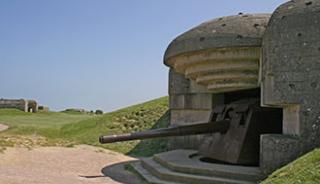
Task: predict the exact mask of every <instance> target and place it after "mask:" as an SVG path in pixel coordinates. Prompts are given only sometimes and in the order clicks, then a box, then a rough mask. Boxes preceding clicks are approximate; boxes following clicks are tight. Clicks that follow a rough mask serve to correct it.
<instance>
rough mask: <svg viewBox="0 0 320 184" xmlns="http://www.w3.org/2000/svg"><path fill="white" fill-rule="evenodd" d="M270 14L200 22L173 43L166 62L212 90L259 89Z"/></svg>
mask: <svg viewBox="0 0 320 184" xmlns="http://www.w3.org/2000/svg"><path fill="white" fill-rule="evenodd" d="M269 16H270V15H269V14H254V15H237V16H229V17H223V18H219V19H214V20H211V21H208V22H205V23H203V24H200V25H199V26H197V27H195V28H193V29H191V30H190V31H187V32H186V33H184V34H182V35H180V36H178V37H177V38H176V39H175V40H173V41H172V42H171V43H170V45H169V46H168V48H167V50H166V53H165V56H164V63H165V64H166V65H168V66H170V67H171V68H173V69H174V70H175V71H176V72H178V73H181V74H184V75H185V77H186V78H188V79H192V80H193V81H195V82H196V83H198V84H201V85H204V86H205V87H206V88H207V90H209V91H210V92H211V93H221V92H229V91H236V90H243V89H251V88H257V87H258V86H259V81H258V78H259V77H258V76H259V60H260V48H261V39H262V35H263V33H264V30H265V28H266V25H267V22H268V20H269Z"/></svg>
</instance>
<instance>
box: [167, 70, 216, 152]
mask: <svg viewBox="0 0 320 184" xmlns="http://www.w3.org/2000/svg"><path fill="white" fill-rule="evenodd" d="M169 99H170V102H169V106H170V125H171V126H178V125H186V124H193V123H199V122H208V121H209V119H210V115H211V111H212V107H213V94H210V93H208V92H207V89H206V87H205V86H200V85H198V84H196V83H195V82H193V81H190V80H188V79H186V78H185V77H184V75H182V74H178V73H176V72H174V71H173V70H172V69H171V70H170V72H169ZM202 137H203V135H192V136H180V137H174V138H171V140H170V148H171V149H183V148H185V149H198V147H199V145H200V142H201V139H202Z"/></svg>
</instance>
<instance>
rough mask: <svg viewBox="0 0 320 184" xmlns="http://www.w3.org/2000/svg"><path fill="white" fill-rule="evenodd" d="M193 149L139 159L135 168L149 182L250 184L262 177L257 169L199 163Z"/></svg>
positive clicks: (171, 183)
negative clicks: (139, 161)
mask: <svg viewBox="0 0 320 184" xmlns="http://www.w3.org/2000/svg"><path fill="white" fill-rule="evenodd" d="M195 153H196V151H194V150H174V151H170V152H166V153H160V154H157V155H155V156H153V157H152V158H145V159H141V164H139V163H137V164H134V165H133V166H134V168H135V169H136V171H137V172H139V173H140V174H141V175H142V176H143V177H144V178H145V179H146V180H147V181H149V182H150V183H157V184H160V183H161V184H162V183H168V184H178V183H181V184H182V183H184V184H199V183H206V184H209V183H210V184H211V183H219V184H253V183H257V181H259V180H260V179H261V178H262V175H261V173H260V170H259V168H257V167H244V166H234V165H225V164H210V163H204V162H201V161H200V160H199V159H200V157H199V156H198V155H196V154H195Z"/></svg>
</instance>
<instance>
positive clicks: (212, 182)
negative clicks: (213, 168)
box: [138, 158, 255, 184]
mask: <svg viewBox="0 0 320 184" xmlns="http://www.w3.org/2000/svg"><path fill="white" fill-rule="evenodd" d="M141 164H142V166H143V168H144V169H145V170H146V171H148V173H149V174H152V175H153V176H156V177H157V178H158V179H160V181H162V182H164V183H168V182H167V181H170V182H176V183H184V184H200V183H201V184H253V183H255V182H250V181H243V180H234V179H227V178H220V177H215V176H202V175H194V174H186V173H180V172H175V171H171V170H170V169H168V168H166V167H163V166H162V165H161V164H159V163H157V162H156V161H155V160H153V159H152V158H144V159H141ZM138 172H139V171H138ZM140 174H141V175H142V176H143V177H144V176H145V175H144V174H146V173H144V174H143V173H140ZM149 174H148V175H149ZM149 176H150V175H149Z"/></svg>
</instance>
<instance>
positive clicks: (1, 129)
mask: <svg viewBox="0 0 320 184" xmlns="http://www.w3.org/2000/svg"><path fill="white" fill-rule="evenodd" d="M8 128H9V126H8V125H4V124H1V123H0V132H1V131H5V130H7V129H8Z"/></svg>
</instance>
